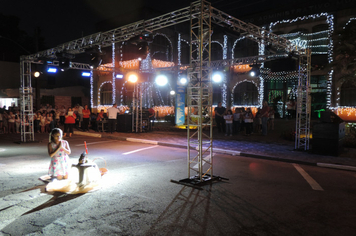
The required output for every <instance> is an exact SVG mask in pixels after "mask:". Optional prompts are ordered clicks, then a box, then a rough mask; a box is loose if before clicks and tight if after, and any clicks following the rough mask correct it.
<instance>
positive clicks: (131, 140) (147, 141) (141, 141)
mask: <svg viewBox="0 0 356 236" xmlns="http://www.w3.org/2000/svg"><path fill="white" fill-rule="evenodd" d="M126 141H129V142H137V143H148V144H155V145H157V144H158V142H157V141H153V140H147V139H139V138H127V139H126Z"/></svg>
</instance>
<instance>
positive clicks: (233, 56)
mask: <svg viewBox="0 0 356 236" xmlns="http://www.w3.org/2000/svg"><path fill="white" fill-rule="evenodd" d="M245 38H246V37H245V36H242V37H241V38H238V39H236V40H235V42H234V45H233V46H232V50H231V59H234V58H235V52H234V51H235V47H236V44H237V43H238V42H239V41H241V40H243V39H245Z"/></svg>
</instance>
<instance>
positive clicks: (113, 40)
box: [112, 34, 116, 103]
mask: <svg viewBox="0 0 356 236" xmlns="http://www.w3.org/2000/svg"><path fill="white" fill-rule="evenodd" d="M112 67H113V71H112V103H116V86H115V35H114V34H113V35H112Z"/></svg>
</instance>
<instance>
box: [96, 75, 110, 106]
mask: <svg viewBox="0 0 356 236" xmlns="http://www.w3.org/2000/svg"><path fill="white" fill-rule="evenodd" d="M108 83H109V84H112V81H105V82H103V83H101V85H100V86H99V89H98V106H100V92H101V88H102V87H103V85H104V84H108Z"/></svg>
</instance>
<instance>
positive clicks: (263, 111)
mask: <svg viewBox="0 0 356 236" xmlns="http://www.w3.org/2000/svg"><path fill="white" fill-rule="evenodd" d="M268 117H269V106H268V103H267V101H264V102H263V107H262V109H261V120H262V135H263V136H266V135H267V120H268Z"/></svg>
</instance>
